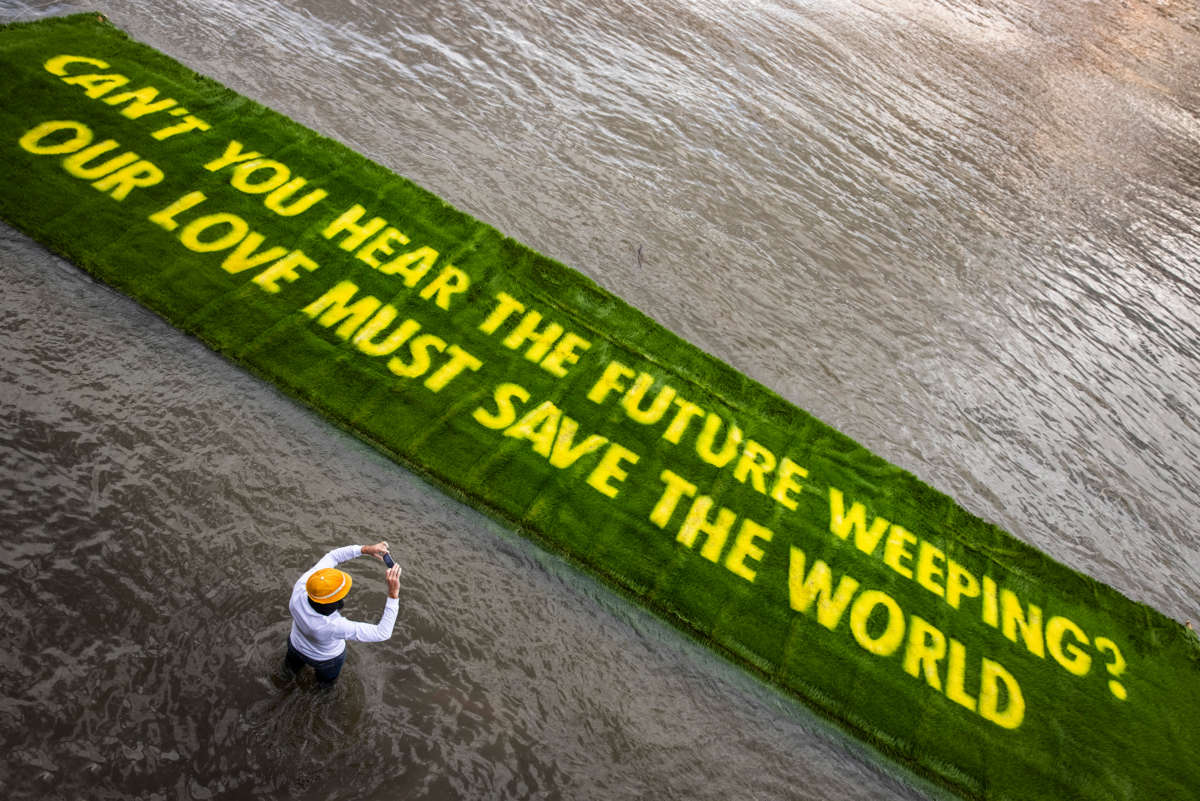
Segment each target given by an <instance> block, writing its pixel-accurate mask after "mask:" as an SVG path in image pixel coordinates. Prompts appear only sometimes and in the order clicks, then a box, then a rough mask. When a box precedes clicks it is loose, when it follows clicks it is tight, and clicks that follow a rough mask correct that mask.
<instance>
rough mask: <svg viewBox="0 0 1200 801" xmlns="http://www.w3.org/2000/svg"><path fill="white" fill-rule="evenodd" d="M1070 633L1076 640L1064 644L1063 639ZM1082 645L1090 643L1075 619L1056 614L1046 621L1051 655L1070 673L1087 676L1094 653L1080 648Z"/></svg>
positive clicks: (1047, 647)
mask: <svg viewBox="0 0 1200 801" xmlns="http://www.w3.org/2000/svg"><path fill="white" fill-rule="evenodd" d="M1068 634H1070V635H1071V639H1072V640H1074V641H1075V642H1067V643H1065V644H1064V643H1063V640H1064V639H1065V637H1066V635H1068ZM1075 643H1079V645H1076V644H1075ZM1080 645H1083V646H1086V645H1088V638H1087V635H1086V634H1084V633H1083V629H1081V628H1079V626H1077V625H1076V624H1075V623H1074V621H1071V620H1069V619H1067V618H1065V617H1062V616H1060V615H1056V616H1055V617H1052V618H1050V620H1049V621H1048V622H1047V623H1046V650H1047V651H1049V652H1050V656H1051V657H1052V658H1053V659H1054V661H1055V662H1057V663H1058V664H1060V665H1062V666H1063V667H1064V668H1066V670H1067V672H1068V673H1072V674H1074V675H1076V676H1086V675H1087V673H1088V671H1089V670H1091V669H1092V655H1091V654H1089V653H1088V652H1087V651H1085V650H1083V649H1082V648H1080V647H1079V646H1080Z"/></svg>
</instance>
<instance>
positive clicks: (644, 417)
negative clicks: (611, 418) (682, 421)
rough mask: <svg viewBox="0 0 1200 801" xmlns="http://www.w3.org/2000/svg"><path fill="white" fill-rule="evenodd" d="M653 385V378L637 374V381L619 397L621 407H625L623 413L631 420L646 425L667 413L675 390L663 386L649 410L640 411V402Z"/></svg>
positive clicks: (673, 398) (648, 375) (644, 374)
mask: <svg viewBox="0 0 1200 801" xmlns="http://www.w3.org/2000/svg"><path fill="white" fill-rule="evenodd" d="M653 385H654V376H652V375H650V374H649V373H639V374H638V377H637V381H634V382H633V386H632V387H630V388H629V390H628V391H627V392H626V393H625V394H624V395H623V396H622V397H621V405H622V406H624V407H625V413H626V414H627V415H628V416H629V418H630V419H631V420H633V421H635V422H638V423H643V424H647V425H648V424H650V423H657V422H658V421H659V420H661V419H662V416H663V415H664V414H666V413H667V409H669V408H671V402H672V401H673V400H675V389H674V388H673V387H670V386H667V385H665V384H664V385H663V386H662V388H661V389H659V390H658V394H656V395H655V396H654V400H653V401H652V402H651V403H650V406H649V408H647V409H642V401H643V400H644V399H645V397H646V393H647V392H648V391H649V390H650V387H652V386H653Z"/></svg>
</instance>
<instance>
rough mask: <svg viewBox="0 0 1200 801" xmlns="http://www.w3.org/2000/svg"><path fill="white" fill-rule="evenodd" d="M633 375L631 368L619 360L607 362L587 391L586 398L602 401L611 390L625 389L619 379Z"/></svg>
mask: <svg viewBox="0 0 1200 801" xmlns="http://www.w3.org/2000/svg"><path fill="white" fill-rule="evenodd" d="M633 376H634V372H633V370H631V369H629V368H628V367H626V366H625V365H623V364H621V363H620V362H609V363H608V366H606V367H605V368H604V373H603V374H602V375H601V376H600V378H598V379H597V380H596V383H595V384H593V385H592V388H591V390H589V391H588V395H587V397H588V400H590V401H591V402H592V403H604V400H605V398H607V397H608V394H609V393H610V392H612V391H613V390H616V391H617V392H624V391H625V384H624V383H622V381H621V379H623V378H632V377H633Z"/></svg>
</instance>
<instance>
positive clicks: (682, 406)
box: [662, 398, 704, 445]
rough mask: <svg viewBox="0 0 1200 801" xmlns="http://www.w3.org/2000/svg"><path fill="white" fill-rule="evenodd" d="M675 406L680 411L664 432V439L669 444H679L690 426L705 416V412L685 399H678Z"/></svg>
mask: <svg viewBox="0 0 1200 801" xmlns="http://www.w3.org/2000/svg"><path fill="white" fill-rule="evenodd" d="M675 405H676V406H678V407H679V411H677V412H675V416H674V417H672V418H671V422H670V424H669V425H668V426H667V428H666V430H665V431H663V435H662V438H663V439H665V440H666V441H667V442H671V443H674V444H675V445H678V444H679V440H681V439H682V438H683V433H684V432H685V431H686V430H687V427H688V425H689V424H690V423H691V422H692V420H695V419H696V418H697V417H700V416H701V415H703V414H704V410H703V409H701V408H700V407H699V406H697V405H696V404H694V403H692V402H691V401H687V400H684V399H683V398H676V399H675Z"/></svg>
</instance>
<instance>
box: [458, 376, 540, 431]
mask: <svg viewBox="0 0 1200 801" xmlns="http://www.w3.org/2000/svg"><path fill="white" fill-rule="evenodd" d="M513 398H517V399H519V400H520V402H521V403H525V402H527V401H528V400H529V398H530V395H529V391H528V390H527V389H525V388H524V387H522V386H520V385H519V384H511V383H505V384H501V385H499V386H498V387H496V389H495V391H494V392H493V393H492V400H493V401H495V404H496V411H494V412H492V411H488V410H487V409H485V408H483V407H482V406H480V407H478V408H477V409H475V411H474V412H472V413H471V416H472V417H474V418H475V421H476V422H477V423H479V424H480V425H481V426H485V427H486V428H490V429H492V430H496V429H500V428H504V427H506V426H510V425H512V423H513V421H514V420H516V419H517V410H516V404H514V403H513Z"/></svg>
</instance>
